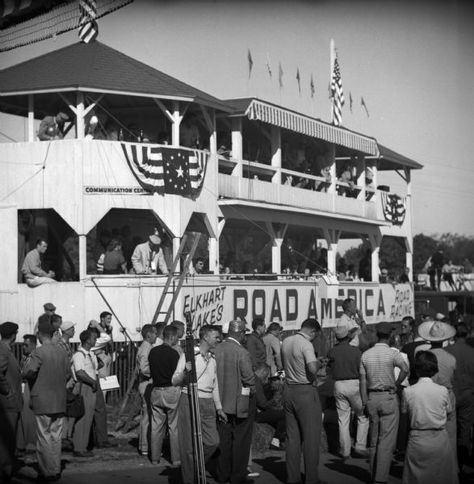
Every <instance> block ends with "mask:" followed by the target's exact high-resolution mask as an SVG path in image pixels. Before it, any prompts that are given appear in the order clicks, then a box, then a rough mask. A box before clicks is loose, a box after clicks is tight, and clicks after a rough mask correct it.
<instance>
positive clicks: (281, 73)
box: [278, 62, 283, 89]
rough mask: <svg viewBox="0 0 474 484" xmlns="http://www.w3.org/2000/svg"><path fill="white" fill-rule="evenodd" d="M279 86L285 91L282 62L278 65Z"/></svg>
mask: <svg viewBox="0 0 474 484" xmlns="http://www.w3.org/2000/svg"><path fill="white" fill-rule="evenodd" d="M278 85H279V86H280V89H283V67H281V62H279V63H278Z"/></svg>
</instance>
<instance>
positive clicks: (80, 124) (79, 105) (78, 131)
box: [76, 91, 85, 139]
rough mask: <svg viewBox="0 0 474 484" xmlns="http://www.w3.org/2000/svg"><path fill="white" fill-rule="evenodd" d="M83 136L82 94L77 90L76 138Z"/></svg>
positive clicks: (82, 137)
mask: <svg viewBox="0 0 474 484" xmlns="http://www.w3.org/2000/svg"><path fill="white" fill-rule="evenodd" d="M84 136H85V124H84V94H83V93H82V92H80V91H79V92H78V93H77V97H76V138H77V139H84Z"/></svg>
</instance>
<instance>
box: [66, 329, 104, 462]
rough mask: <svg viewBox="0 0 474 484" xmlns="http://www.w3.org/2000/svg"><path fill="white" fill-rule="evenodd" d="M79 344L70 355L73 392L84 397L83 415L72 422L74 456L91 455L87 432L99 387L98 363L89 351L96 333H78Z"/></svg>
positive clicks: (92, 416)
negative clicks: (73, 383) (75, 350)
mask: <svg viewBox="0 0 474 484" xmlns="http://www.w3.org/2000/svg"><path fill="white" fill-rule="evenodd" d="M79 339H80V341H81V346H80V347H79V350H78V351H77V352H76V353H75V354H74V355H73V357H72V374H73V378H74V381H75V385H74V392H75V393H79V394H80V395H82V398H83V399H84V409H85V412H84V415H83V416H82V417H81V418H79V419H77V420H76V422H75V424H74V431H73V437H72V442H73V445H74V456H75V457H91V456H92V455H93V453H92V452H90V451H87V444H88V442H89V434H90V431H91V426H92V420H93V418H94V411H95V405H96V398H97V390H99V391H100V389H99V380H98V375H97V369H98V366H99V365H98V363H97V358H96V356H95V354H94V353H93V352H92V351H91V349H92V348H93V346H94V345H95V343H96V339H97V336H96V333H95V332H94V331H91V330H89V329H86V330H85V331H83V332H82V333H81V334H80V335H79Z"/></svg>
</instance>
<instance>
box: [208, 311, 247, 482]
mask: <svg viewBox="0 0 474 484" xmlns="http://www.w3.org/2000/svg"><path fill="white" fill-rule="evenodd" d="M245 331H246V327H245V321H242V320H233V321H231V322H230V323H229V329H228V336H227V338H226V339H225V340H224V341H223V342H222V343H221V344H218V345H217V346H216V348H215V350H214V354H215V357H216V364H217V381H218V385H219V396H220V400H221V404H222V410H223V411H224V413H225V414H226V417H227V422H223V421H221V422H219V424H218V431H219V438H220V442H221V443H220V454H219V456H218V460H217V480H218V481H219V482H227V481H230V482H235V483H237V482H246V479H247V463H248V460H249V455H250V445H251V443H252V427H253V421H254V418H255V413H256V401H255V397H254V392H255V375H254V372H253V370H252V361H251V359H250V354H249V352H248V351H247V350H246V349H245V348H244V347H243V346H242V345H243V343H244V342H245Z"/></svg>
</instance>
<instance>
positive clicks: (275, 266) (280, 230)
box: [265, 222, 288, 274]
mask: <svg viewBox="0 0 474 484" xmlns="http://www.w3.org/2000/svg"><path fill="white" fill-rule="evenodd" d="M265 225H266V227H267V231H268V233H269V234H270V237H271V241H272V272H273V273H274V274H281V246H282V244H283V241H284V240H285V234H286V231H287V230H288V224H285V225H283V224H273V223H271V222H266V223H265Z"/></svg>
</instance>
